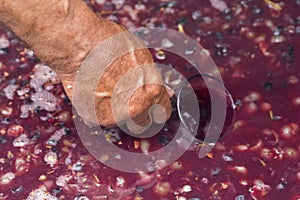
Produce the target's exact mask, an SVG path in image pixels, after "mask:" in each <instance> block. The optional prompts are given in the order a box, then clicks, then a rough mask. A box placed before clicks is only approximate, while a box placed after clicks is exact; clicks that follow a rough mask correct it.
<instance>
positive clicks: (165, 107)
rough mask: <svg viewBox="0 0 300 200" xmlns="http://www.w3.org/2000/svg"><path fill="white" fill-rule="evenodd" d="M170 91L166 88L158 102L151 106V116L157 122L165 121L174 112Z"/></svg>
mask: <svg viewBox="0 0 300 200" xmlns="http://www.w3.org/2000/svg"><path fill="white" fill-rule="evenodd" d="M169 95H170V93H169V92H168V90H167V89H166V90H165V92H164V93H163V95H162V97H161V99H160V101H159V103H158V104H156V105H154V106H152V107H151V117H152V119H153V121H154V122H155V123H157V124H162V123H165V122H166V121H167V120H168V119H169V118H170V117H171V113H172V106H171V101H170V96H169Z"/></svg>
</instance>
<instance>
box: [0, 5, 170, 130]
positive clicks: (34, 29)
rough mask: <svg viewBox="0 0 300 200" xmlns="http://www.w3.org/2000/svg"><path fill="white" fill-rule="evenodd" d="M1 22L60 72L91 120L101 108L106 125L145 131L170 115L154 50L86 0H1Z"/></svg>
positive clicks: (73, 98)
mask: <svg viewBox="0 0 300 200" xmlns="http://www.w3.org/2000/svg"><path fill="white" fill-rule="evenodd" d="M0 22H1V23H2V24H3V25H4V26H5V27H7V28H9V29H10V30H12V31H13V32H14V33H15V34H16V35H17V36H18V37H19V38H20V39H21V40H23V41H24V42H25V43H26V44H27V45H28V46H29V47H30V48H31V49H32V50H33V51H34V52H35V53H36V55H37V57H39V58H40V60H41V61H42V62H44V63H45V64H47V65H48V66H50V67H51V68H52V69H53V70H55V71H56V72H57V73H58V75H59V76H60V78H61V80H62V83H63V86H64V88H65V91H66V93H67V95H68V96H69V98H70V99H71V101H72V103H73V104H74V106H75V108H76V110H78V113H79V114H80V115H81V117H82V118H83V119H84V120H85V121H86V122H92V123H96V122H95V119H94V118H93V116H92V115H91V113H96V121H97V123H98V124H100V125H102V126H106V127H113V126H116V125H117V124H118V125H120V124H126V125H127V127H128V128H129V130H131V131H132V132H136V133H140V132H142V131H143V130H144V128H143V126H145V125H147V124H149V123H150V122H152V121H155V122H157V123H163V122H164V121H165V120H166V119H168V118H169V117H170V114H171V105H170V100H169V94H168V92H167V90H166V88H165V87H164V85H163V81H162V77H161V75H160V72H159V70H158V68H157V67H156V66H155V65H154V64H153V60H152V56H151V54H150V53H149V51H148V50H147V49H146V48H144V46H143V44H142V42H141V41H139V40H138V39H137V38H136V37H135V36H133V35H132V34H130V33H128V32H126V31H125V30H124V28H123V27H122V26H120V25H118V24H116V23H113V22H110V21H107V20H105V19H103V18H101V17H99V16H97V15H96V14H95V13H94V12H92V11H91V10H90V9H89V8H88V7H87V6H86V4H85V3H84V2H83V1H82V0H44V1H40V0H0ZM136 47H138V48H136ZM124 50H126V51H125V53H124V52H123V51H124ZM114 56H115V57H114ZM82 69H83V70H82ZM96 71H97V73H95V72H96ZM78 73H83V75H84V76H81V77H83V78H82V80H80V79H79V80H78ZM75 90H76V91H75ZM78 94H80V95H81V96H82V102H85V104H83V103H82V102H80V98H78ZM91 94H92V95H91ZM90 97H91V98H90ZM88 101H89V102H90V101H93V102H92V103H89V102H88ZM156 104H160V105H161V106H155V105H156ZM89 105H94V106H95V107H91V106H89ZM131 119H132V120H131Z"/></svg>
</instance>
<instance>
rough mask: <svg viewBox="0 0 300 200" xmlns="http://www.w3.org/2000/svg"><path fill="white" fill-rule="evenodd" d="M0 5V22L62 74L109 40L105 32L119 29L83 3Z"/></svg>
mask: <svg viewBox="0 0 300 200" xmlns="http://www.w3.org/2000/svg"><path fill="white" fill-rule="evenodd" d="M0 2H1V4H0V21H1V22H2V23H3V24H4V25H5V26H6V27H8V28H9V29H11V30H12V31H13V32H14V33H15V34H16V35H17V36H18V37H19V38H20V39H21V40H23V41H24V42H25V43H26V44H27V45H28V46H30V48H31V49H32V50H33V51H34V52H35V53H36V55H37V57H39V58H40V59H41V60H42V61H43V62H44V63H45V64H47V65H49V66H50V67H52V68H56V70H57V71H58V72H61V73H71V72H74V68H75V67H79V66H80V64H81V62H82V61H83V59H84V58H85V57H86V55H87V54H88V53H89V52H90V51H91V50H92V49H93V48H94V46H95V45H97V44H99V43H100V42H101V40H103V39H105V38H106V37H108V33H110V31H109V30H108V29H116V30H115V31H116V32H118V31H121V30H122V29H121V28H120V27H119V26H118V25H114V26H112V23H111V22H108V21H105V20H103V19H102V18H101V17H99V16H97V15H96V14H95V13H93V11H91V10H90V9H89V8H88V7H87V6H86V5H85V3H84V2H83V1H82V0H43V1H41V0H2V1H0ZM75 71H76V70H75Z"/></svg>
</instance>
